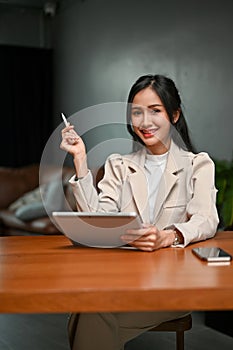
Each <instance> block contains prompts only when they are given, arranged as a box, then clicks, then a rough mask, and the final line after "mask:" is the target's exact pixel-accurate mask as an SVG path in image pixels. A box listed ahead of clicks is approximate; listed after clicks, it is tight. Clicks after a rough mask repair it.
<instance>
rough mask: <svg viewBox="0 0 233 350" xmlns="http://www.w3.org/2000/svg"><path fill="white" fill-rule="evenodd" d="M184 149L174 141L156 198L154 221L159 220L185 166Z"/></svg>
mask: <svg viewBox="0 0 233 350" xmlns="http://www.w3.org/2000/svg"><path fill="white" fill-rule="evenodd" d="M183 152H185V151H183V150H182V149H179V147H178V146H177V145H176V144H175V143H174V142H173V141H172V142H171V147H170V150H169V154H168V160H167V165H166V168H165V171H164V174H163V176H162V179H161V182H160V185H159V190H158V194H157V198H156V204H155V213H154V222H156V221H157V220H158V216H159V214H160V212H161V209H162V207H163V204H164V202H165V201H166V199H167V197H168V195H169V193H170V192H171V191H172V189H173V187H174V185H175V183H176V182H177V180H178V179H179V172H180V170H182V169H183V168H184V158H183V157H182V155H183Z"/></svg>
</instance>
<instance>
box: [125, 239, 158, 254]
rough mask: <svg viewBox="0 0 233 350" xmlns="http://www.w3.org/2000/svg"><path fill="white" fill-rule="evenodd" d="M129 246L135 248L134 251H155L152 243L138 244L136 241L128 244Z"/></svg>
mask: <svg viewBox="0 0 233 350" xmlns="http://www.w3.org/2000/svg"><path fill="white" fill-rule="evenodd" d="M129 245H131V246H132V247H134V248H136V249H140V250H143V251H148V252H152V251H153V250H155V249H156V246H155V244H153V243H152V242H144V243H143V242H138V241H134V242H132V243H129Z"/></svg>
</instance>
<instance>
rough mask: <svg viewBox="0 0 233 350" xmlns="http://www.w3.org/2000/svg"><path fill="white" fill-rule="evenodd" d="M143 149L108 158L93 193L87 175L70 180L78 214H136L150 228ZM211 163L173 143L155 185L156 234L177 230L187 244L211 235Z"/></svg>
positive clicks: (213, 196)
mask: <svg viewBox="0 0 233 350" xmlns="http://www.w3.org/2000/svg"><path fill="white" fill-rule="evenodd" d="M145 157H146V149H141V150H140V151H138V152H135V153H132V154H129V155H124V156H122V155H120V154H113V155H111V156H110V157H109V158H108V159H107V161H106V164H105V175H104V177H103V179H102V180H101V181H100V183H99V185H98V187H99V190H100V193H99V194H98V193H97V191H96V189H95V187H94V186H93V180H92V175H91V173H90V172H89V173H88V175H87V176H86V177H85V178H83V179H81V180H79V181H74V177H73V178H72V179H71V180H70V183H71V185H72V187H73V192H74V196H75V198H76V202H77V209H78V211H112V212H116V211H122V212H132V211H135V212H137V213H138V214H139V215H140V217H141V220H142V222H144V223H149V204H148V186H147V177H146V173H145V168H144V164H145ZM216 192H217V191H216V188H215V184H214V163H213V161H212V160H211V159H210V157H209V156H208V155H207V154H206V153H199V154H193V153H191V152H187V151H184V150H183V149H181V148H179V147H178V146H177V145H176V144H175V143H174V142H172V143H171V147H170V150H169V154H168V160H167V164H166V168H165V171H164V174H163V177H162V179H161V182H160V186H159V190H158V194H157V199H156V204H155V212H154V221H153V223H154V224H155V225H156V227H158V229H160V230H161V229H165V228H170V227H171V228H172V227H176V228H177V229H178V230H180V231H181V232H182V234H183V236H184V246H186V245H187V244H189V243H190V242H195V241H199V240H204V239H207V238H210V237H212V236H214V234H215V232H216V229H217V225H218V222H219V220H218V214H217V210H216V205H215V203H216Z"/></svg>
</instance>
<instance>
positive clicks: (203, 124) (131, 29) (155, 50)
mask: <svg viewBox="0 0 233 350" xmlns="http://www.w3.org/2000/svg"><path fill="white" fill-rule="evenodd" d="M223 5H224V6H223ZM232 14H233V1H231V0H224V4H223V3H221V2H219V1H213V0H212V1H211V0H205V1H203V0H193V1H186V0H179V1H163V0H158V1H155V0H144V1H140V2H137V1H131V0H128V1H127V0H118V1H114V0H100V1H94V0H83V1H81V0H80V1H74V2H73V4H72V5H71V6H70V7H69V8H67V9H66V10H65V11H63V12H62V13H61V14H60V15H58V16H57V17H56V19H55V22H54V24H55V25H54V43H55V44H54V45H55V57H56V66H55V67H56V68H55V72H56V74H55V76H56V84H55V85H56V94H55V96H56V103H55V112H56V118H57V119H56V121H57V123H58V122H59V113H60V111H61V110H62V111H64V112H65V113H67V114H68V115H71V114H73V113H75V112H77V111H79V110H80V109H82V108H86V107H88V106H92V105H95V104H99V103H105V102H110V101H125V100H126V98H127V93H128V90H129V88H130V86H131V84H132V83H133V82H134V81H135V79H136V78H137V77H138V76H140V75H142V74H145V73H161V74H166V75H168V76H170V77H171V78H173V79H174V80H175V82H176V83H177V86H178V88H179V90H180V93H181V97H182V99H183V103H184V105H185V114H186V117H187V121H188V124H189V127H190V129H191V134H192V136H193V139H194V141H195V144H196V146H197V148H198V150H203V151H207V152H209V153H210V155H211V156H214V157H217V158H227V159H230V158H231V156H232V129H233V118H232V115H231V114H232V112H231V100H232V97H233V63H232V62H233V41H232V38H231V35H232V32H233V21H232Z"/></svg>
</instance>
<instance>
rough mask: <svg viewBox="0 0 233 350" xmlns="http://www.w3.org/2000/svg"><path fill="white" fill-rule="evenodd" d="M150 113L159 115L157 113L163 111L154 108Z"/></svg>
mask: <svg viewBox="0 0 233 350" xmlns="http://www.w3.org/2000/svg"><path fill="white" fill-rule="evenodd" d="M150 111H151V114H157V113H160V112H161V110H160V109H158V108H153V109H151V110H150Z"/></svg>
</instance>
